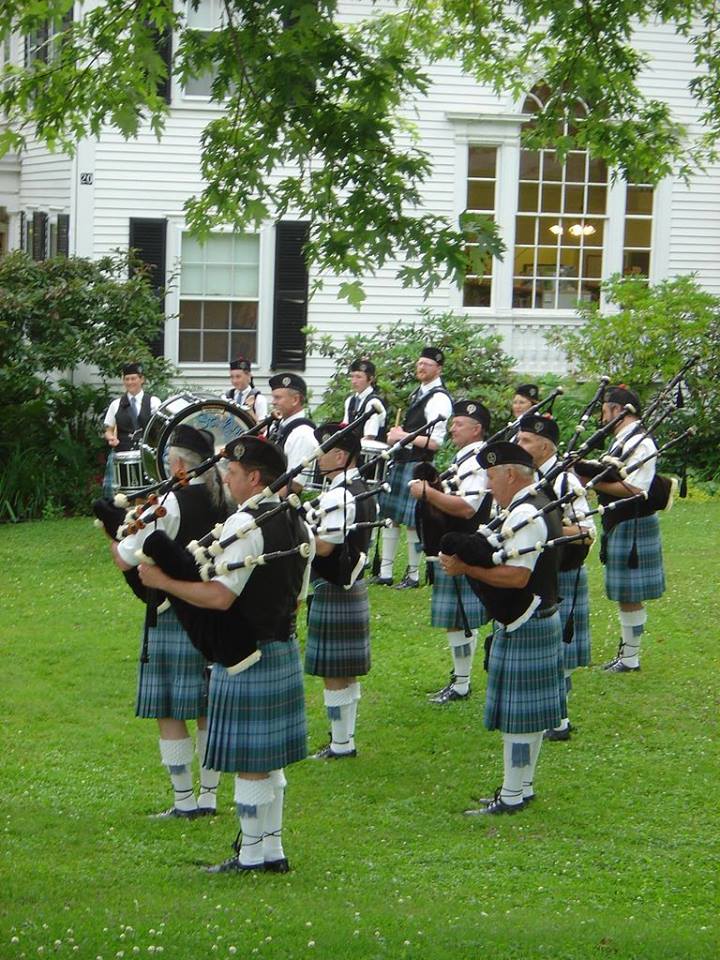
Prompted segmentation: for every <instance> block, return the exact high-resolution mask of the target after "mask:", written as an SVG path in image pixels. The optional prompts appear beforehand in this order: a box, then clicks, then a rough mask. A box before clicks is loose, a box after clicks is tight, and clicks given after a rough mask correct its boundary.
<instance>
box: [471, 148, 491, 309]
mask: <svg viewBox="0 0 720 960" xmlns="http://www.w3.org/2000/svg"><path fill="white" fill-rule="evenodd" d="M496 168H497V147H480V146H473V147H470V148H469V152H468V179H467V200H466V203H467V212H468V213H477V214H482V215H484V216H489V217H494V215H495V187H496V181H497V171H496ZM471 239H472V238H471ZM476 249H477V244H473V243H472V242H471V243H469V244H468V253H470V254H471V257H470V262H471V266H470V270H469V271H468V274H467V276H466V277H465V285H464V288H463V305H464V306H466V307H489V306H490V297H491V293H492V268H493V260H492V257H490V256H486V257H482V258H480V257H478V256H475V257H474V256H473V255H472V254H473V251H474V250H476Z"/></svg>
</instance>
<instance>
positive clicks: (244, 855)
mask: <svg viewBox="0 0 720 960" xmlns="http://www.w3.org/2000/svg"><path fill="white" fill-rule="evenodd" d="M274 798H275V787H274V785H273V782H272V780H271V779H270V777H265V778H264V779H263V780H245V779H244V778H243V777H235V805H236V808H237V814H238V817H239V819H240V829H241V830H242V843H241V845H240V852H239V854H238V855H239V857H240V863H242V864H243V865H244V866H253V865H255V864H258V863H262V862H263V860H264V859H265V857H264V853H263V836H264V833H265V821H266V818H267V813H268V810H269V809H270V806H271V804H272V802H273V800H274Z"/></svg>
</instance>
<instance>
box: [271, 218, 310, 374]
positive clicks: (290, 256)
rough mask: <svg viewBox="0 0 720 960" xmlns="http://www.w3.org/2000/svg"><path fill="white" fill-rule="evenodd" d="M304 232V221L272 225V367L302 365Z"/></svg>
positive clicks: (300, 367)
mask: <svg viewBox="0 0 720 960" xmlns="http://www.w3.org/2000/svg"><path fill="white" fill-rule="evenodd" d="M308 236H309V224H308V223H306V222H304V221H291V220H281V221H280V222H279V223H278V224H276V226H275V301H274V306H273V348H272V364H271V366H272V368H273V370H280V369H282V370H304V369H305V334H304V333H303V332H302V331H303V328H304V327H305V326H306V324H307V300H308V271H307V266H306V264H305V257H304V256H303V246H304V245H305V243H306V242H307V239H308Z"/></svg>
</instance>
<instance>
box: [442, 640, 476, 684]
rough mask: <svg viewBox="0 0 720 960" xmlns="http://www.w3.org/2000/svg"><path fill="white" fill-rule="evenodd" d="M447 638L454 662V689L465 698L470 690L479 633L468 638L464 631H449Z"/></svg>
mask: <svg viewBox="0 0 720 960" xmlns="http://www.w3.org/2000/svg"><path fill="white" fill-rule="evenodd" d="M447 638H448V645H449V647H450V655H451V656H452V662H453V677H454V679H453V683H452V687H453V690H454V691H455V692H456V693H459V694H461V695H462V696H464V695H465V694H467V693H468V691H469V689H470V675H471V672H472V665H473V658H474V656H475V648H476V647H477V631H476V630H473V632H472V636H471V637H466V636H465V632H464V631H463V630H448V634H447Z"/></svg>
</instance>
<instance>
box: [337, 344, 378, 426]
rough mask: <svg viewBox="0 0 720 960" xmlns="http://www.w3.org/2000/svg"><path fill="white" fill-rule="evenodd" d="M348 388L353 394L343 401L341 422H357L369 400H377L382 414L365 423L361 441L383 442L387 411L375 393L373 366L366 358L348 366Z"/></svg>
mask: <svg viewBox="0 0 720 960" xmlns="http://www.w3.org/2000/svg"><path fill="white" fill-rule="evenodd" d="M350 386H351V387H352V389H353V392H352V393H351V394H350V396H349V397H348V398H347V399H346V400H345V411H344V413H343V422H344V423H352V422H353V420H357V419H358V417H360V416H362V414H363V413H364V412H365V407H366V406H367V404H368V403H369V402H370V400H377V401H379V402H380V404H381V405H382V408H383V409H382V413H375V414H373V415H372V416H371V417H370V419H369V420H366V421H365V426H364V427H363V440H384V439H385V433H386V430H385V420H386V418H387V410H386V409H385V404H384V403H383V401H382V398H381V397H380V395H379V394H378V393H376V392H375V364H374V363H373V362H372V360H368V359H367V357H361V358H360V359H359V360H353V362H352V363H351V364H350Z"/></svg>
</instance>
